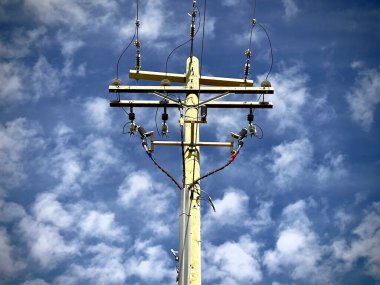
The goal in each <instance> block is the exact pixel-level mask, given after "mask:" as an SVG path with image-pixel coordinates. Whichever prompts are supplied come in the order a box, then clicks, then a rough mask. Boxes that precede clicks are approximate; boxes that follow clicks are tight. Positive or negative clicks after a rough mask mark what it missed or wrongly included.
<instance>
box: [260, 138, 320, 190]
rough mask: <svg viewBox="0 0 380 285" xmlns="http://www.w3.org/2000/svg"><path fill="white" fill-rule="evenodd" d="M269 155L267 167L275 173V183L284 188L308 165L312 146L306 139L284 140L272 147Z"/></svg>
mask: <svg viewBox="0 0 380 285" xmlns="http://www.w3.org/2000/svg"><path fill="white" fill-rule="evenodd" d="M270 157H271V162H270V163H269V164H268V165H267V168H268V169H269V171H271V172H272V173H273V174H274V175H275V178H274V179H275V183H276V185H277V186H279V187H280V188H286V187H287V186H289V185H290V183H291V182H292V181H293V180H295V179H296V178H298V177H299V176H300V175H301V174H302V173H304V172H305V170H306V169H307V168H308V167H310V164H311V163H312V158H313V146H312V144H311V143H310V141H309V140H308V139H298V140H294V141H292V142H284V143H282V144H280V145H278V146H275V147H274V148H273V150H272V152H271V155H270Z"/></svg>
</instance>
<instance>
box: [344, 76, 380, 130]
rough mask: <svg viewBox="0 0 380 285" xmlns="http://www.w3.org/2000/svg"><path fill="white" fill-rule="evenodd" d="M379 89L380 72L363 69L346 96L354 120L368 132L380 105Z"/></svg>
mask: <svg viewBox="0 0 380 285" xmlns="http://www.w3.org/2000/svg"><path fill="white" fill-rule="evenodd" d="M379 88H380V71H379V70H378V69H361V70H359V72H358V75H357V77H356V79H355V85H354V86H353V87H352V88H351V89H350V90H349V91H348V92H347V94H346V100H347V102H348V104H349V107H350V110H351V112H352V113H351V117H352V119H353V120H354V121H355V122H357V123H358V124H359V125H360V126H361V127H362V128H363V129H364V130H366V131H369V129H370V128H371V125H372V124H373V122H374V120H375V119H374V115H375V112H376V110H377V107H378V105H379V103H380V96H379V92H378V90H379Z"/></svg>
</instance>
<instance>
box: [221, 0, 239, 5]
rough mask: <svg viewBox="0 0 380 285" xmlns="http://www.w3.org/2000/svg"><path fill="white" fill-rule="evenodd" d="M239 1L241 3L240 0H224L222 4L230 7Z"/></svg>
mask: <svg viewBox="0 0 380 285" xmlns="http://www.w3.org/2000/svg"><path fill="white" fill-rule="evenodd" d="M239 3H241V1H240V0H222V4H223V5H224V6H228V7H232V6H236V5H238V4H239Z"/></svg>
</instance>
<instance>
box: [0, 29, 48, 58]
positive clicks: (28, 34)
mask: <svg viewBox="0 0 380 285" xmlns="http://www.w3.org/2000/svg"><path fill="white" fill-rule="evenodd" d="M46 31H47V30H46V28H45V27H38V28H35V29H31V30H26V29H16V30H12V35H11V39H10V40H9V41H8V42H6V43H2V42H0V56H1V57H2V58H6V59H12V60H14V59H18V58H22V57H25V56H26V55H28V54H29V53H30V52H31V50H30V49H31V47H32V46H34V45H38V44H40V43H41V41H43V37H44V36H45V35H46Z"/></svg>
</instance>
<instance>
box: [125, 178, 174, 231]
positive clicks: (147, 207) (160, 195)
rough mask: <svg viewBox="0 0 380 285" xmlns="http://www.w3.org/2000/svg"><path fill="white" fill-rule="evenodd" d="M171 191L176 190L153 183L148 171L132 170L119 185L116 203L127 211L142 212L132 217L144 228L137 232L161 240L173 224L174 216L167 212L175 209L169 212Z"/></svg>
mask: <svg viewBox="0 0 380 285" xmlns="http://www.w3.org/2000/svg"><path fill="white" fill-rule="evenodd" d="M174 191H178V190H177V189H173V188H171V187H168V186H166V185H164V184H162V183H160V182H158V181H156V180H154V179H153V177H152V176H151V175H150V174H149V173H148V172H146V171H134V172H132V173H130V174H129V175H128V176H127V177H126V178H125V179H124V181H123V182H122V184H121V185H120V186H119V189H118V202H119V204H121V205H122V206H123V207H124V208H125V210H126V211H127V212H129V211H131V212H133V211H136V212H137V213H141V212H143V213H144V215H138V216H137V217H136V220H141V221H139V223H143V224H144V225H145V227H144V228H143V229H141V230H143V231H145V232H146V231H150V232H153V233H155V234H159V235H160V237H165V236H168V235H169V234H170V233H171V224H173V223H174V216H173V215H172V214H170V213H172V212H173V210H174V211H177V209H178V208H177V206H175V207H174V209H173V203H171V201H172V199H173V198H174V193H175V192H174ZM175 205H177V204H175Z"/></svg>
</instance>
